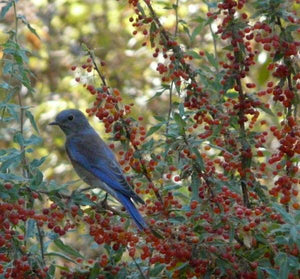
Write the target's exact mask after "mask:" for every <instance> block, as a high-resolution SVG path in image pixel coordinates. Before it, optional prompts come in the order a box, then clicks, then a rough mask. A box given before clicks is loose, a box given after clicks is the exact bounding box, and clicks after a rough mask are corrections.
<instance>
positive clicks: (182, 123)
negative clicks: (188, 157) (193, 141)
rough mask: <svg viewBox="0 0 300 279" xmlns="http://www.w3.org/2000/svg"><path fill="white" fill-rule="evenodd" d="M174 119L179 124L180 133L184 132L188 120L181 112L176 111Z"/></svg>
mask: <svg viewBox="0 0 300 279" xmlns="http://www.w3.org/2000/svg"><path fill="white" fill-rule="evenodd" d="M174 120H175V122H176V123H177V125H178V128H179V130H180V134H183V133H184V128H185V126H186V122H185V121H184V120H183V119H182V118H181V116H180V114H179V113H177V112H175V113H174Z"/></svg>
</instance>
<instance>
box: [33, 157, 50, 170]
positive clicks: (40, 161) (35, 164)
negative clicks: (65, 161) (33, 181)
mask: <svg viewBox="0 0 300 279" xmlns="http://www.w3.org/2000/svg"><path fill="white" fill-rule="evenodd" d="M47 157H48V156H44V157H42V158H41V159H33V160H32V161H31V162H30V167H31V168H37V167H39V166H41V165H42V164H43V163H44V162H45V160H46V158H47Z"/></svg>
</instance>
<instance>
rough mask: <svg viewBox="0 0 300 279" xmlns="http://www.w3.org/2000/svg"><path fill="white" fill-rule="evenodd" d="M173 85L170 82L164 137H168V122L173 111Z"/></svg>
mask: <svg viewBox="0 0 300 279" xmlns="http://www.w3.org/2000/svg"><path fill="white" fill-rule="evenodd" d="M173 85H174V81H173V80H172V82H171V85H170V93H169V111H168V119H167V124H166V136H168V132H169V125H170V120H171V113H172V109H173Z"/></svg>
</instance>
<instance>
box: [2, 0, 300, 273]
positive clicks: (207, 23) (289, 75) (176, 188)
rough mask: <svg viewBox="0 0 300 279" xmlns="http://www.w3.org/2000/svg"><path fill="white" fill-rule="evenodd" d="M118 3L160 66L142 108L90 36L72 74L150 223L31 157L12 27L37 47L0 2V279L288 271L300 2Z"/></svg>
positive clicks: (295, 234) (294, 212)
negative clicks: (139, 223) (0, 25)
mask: <svg viewBox="0 0 300 279" xmlns="http://www.w3.org/2000/svg"><path fill="white" fill-rule="evenodd" d="M82 2H83V3H84V1H82ZM92 2H93V1H92ZM120 2H121V1H120ZM122 2H124V3H120V5H121V9H123V10H124V11H126V13H127V15H128V14H129V16H128V22H129V23H130V26H131V28H132V34H131V35H130V36H132V38H134V40H135V41H136V42H137V43H138V44H140V46H139V48H140V49H144V50H145V51H146V52H147V53H150V54H151V55H149V56H148V59H147V60H146V63H148V66H147V67H148V68H150V67H152V66H153V65H155V67H154V68H155V70H156V72H157V75H156V80H158V82H157V84H156V88H154V89H153V90H155V93H154V94H152V97H151V98H149V100H148V103H147V104H148V105H147V106H146V108H147V107H148V108H149V113H150V112H151V117H149V115H147V114H145V113H144V111H142V110H143V109H144V108H143V109H139V105H138V102H137V101H136V100H135V99H134V98H133V99H132V100H130V97H129V96H130V95H129V93H130V89H129V88H130V86H131V83H130V81H127V82H126V85H122V86H121V85H120V86H119V87H117V86H112V85H110V84H111V83H113V82H111V77H110V75H109V74H107V73H108V72H109V70H108V69H107V68H109V67H110V65H109V64H108V63H106V62H105V61H104V59H103V57H101V56H100V57H98V56H97V55H96V54H97V51H96V49H97V45H96V42H95V41H93V40H92V38H90V40H89V41H88V42H85V43H83V44H81V50H82V51H81V55H80V56H79V58H78V57H77V60H75V61H76V62H75V63H74V65H72V66H70V67H69V68H70V72H69V74H70V75H73V77H74V79H75V81H76V82H77V83H78V84H79V85H80V86H81V87H82V88H83V90H84V91H86V92H87V93H88V95H89V96H88V95H87V94H83V96H84V97H85V98H87V99H88V100H89V101H90V100H91V103H90V105H89V106H88V107H86V113H87V115H88V116H90V117H91V118H92V116H94V118H96V119H97V120H99V122H101V123H103V124H104V131H103V135H104V136H105V135H107V136H108V138H109V146H110V148H111V149H112V150H114V152H115V154H116V155H117V157H118V160H119V162H120V165H121V166H122V168H123V171H124V173H125V175H126V177H127V180H128V182H129V183H130V184H131V185H132V186H133V188H134V190H135V191H136V193H138V194H139V195H140V196H141V197H142V198H143V199H144V200H145V202H146V203H145V205H143V206H141V207H140V208H139V210H140V211H141V213H142V214H143V216H144V217H145V220H146V221H147V223H148V224H149V229H148V230H146V231H144V232H141V231H138V230H137V228H136V227H135V226H134V224H132V222H131V221H130V219H129V217H128V216H127V215H126V213H125V212H124V211H123V210H122V208H120V206H119V205H118V204H117V203H116V202H115V201H113V200H109V201H108V204H107V203H104V202H103V198H104V196H105V193H103V192H102V191H99V190H95V189H94V190H89V191H87V190H86V189H85V187H84V186H83V185H82V187H79V188H78V186H79V185H81V182H74V181H67V182H66V183H62V181H63V179H61V178H59V177H58V176H59V175H54V176H53V175H52V176H50V177H49V175H46V173H49V172H50V173H51V172H52V173H53V171H52V170H49V168H50V167H48V166H47V164H48V163H49V166H50V165H51V162H49V161H47V154H49V153H53V152H54V151H52V150H50V149H48V150H47V153H46V154H43V153H45V152H39V148H40V146H41V144H42V141H43V139H44V140H45V142H47V140H46V139H45V137H46V135H45V133H43V132H42V131H40V130H39V128H38V127H39V126H40V125H39V124H38V121H36V118H35V117H34V114H33V113H32V109H33V108H32V104H36V103H37V102H38V101H40V98H41V97H40V96H39V91H38V90H35V84H37V82H36V80H37V79H38V78H39V77H38V76H36V73H34V71H33V70H32V69H31V65H30V63H29V61H30V59H32V58H34V56H35V54H34V53H30V51H29V49H26V48H25V47H24V46H23V45H24V37H23V34H24V32H27V33H25V34H27V35H26V38H27V40H29V39H28V38H30V40H29V41H30V43H31V46H34V47H35V49H39V48H40V47H41V46H40V44H42V43H43V41H45V40H42V41H40V38H39V34H38V33H39V32H37V31H36V30H35V29H34V28H33V27H32V25H31V24H30V22H29V21H28V20H27V19H26V17H25V16H24V15H22V14H21V13H19V12H18V8H19V6H18V1H17V0H7V1H3V4H2V9H1V13H0V19H1V20H5V19H6V18H7V17H9V18H10V19H13V20H11V21H10V22H11V26H9V25H5V26H6V27H7V30H6V31H7V33H6V37H5V39H4V42H3V43H2V45H1V51H2V58H1V66H2V67H1V74H2V80H1V84H0V90H1V102H0V109H1V115H0V117H1V128H0V129H1V141H2V142H3V144H2V143H1V148H2V149H1V150H0V162H1V167H0V210H1V211H0V212H1V215H0V278H82V279H84V278H89V279H93V278H224V279H225V278H245V279H250V278H274V279H277V278H280V279H285V278H289V279H293V278H299V276H300V273H299V266H300V261H299V250H300V224H299V221H300V211H299V209H300V203H299V196H298V191H299V190H298V186H299V170H298V165H299V154H300V129H299V123H298V120H299V118H298V117H299V116H298V114H299V111H298V109H299V89H300V82H299V80H300V72H299V64H298V62H299V61H297V59H298V58H299V57H298V55H299V45H300V42H299V33H300V20H299V18H298V17H297V11H299V8H300V3H299V1H292V0H257V1H247V0H224V1H219V2H217V1H204V2H203V3H201V4H199V3H196V2H195V3H193V4H191V6H189V8H191V7H192V9H195V11H196V12H191V15H192V16H191V17H187V18H185V17H181V13H180V11H181V10H184V9H186V7H187V4H186V3H185V2H184V3H181V2H183V1H178V0H177V1H166V2H163V1H155V0H152V1H150V0H143V1H142V0H129V1H128V2H126V1H122ZM162 7H163V8H164V9H162ZM166 18H172V22H173V23H172V24H168V25H167V26H165V24H164V21H166ZM79 20H80V18H79ZM89 20H92V18H91V19H89ZM78 28H79V27H78ZM99 32H100V33H101V30H99ZM28 34H30V35H28ZM127 39H128V38H127ZM45 44H46V43H45ZM151 65H152V66H151ZM126 66H127V67H128V69H130V68H133V67H134V65H126ZM257 73H259V74H257ZM39 74H40V75H41V73H40V72H39ZM46 74H47V77H49V79H53V76H49V75H48V74H49V72H47V71H46ZM122 74H124V75H130V74H129V73H128V72H127V73H125V72H124V73H121V74H120V76H121V77H122ZM51 75H52V73H51ZM158 77H159V79H158ZM128 84H129V85H128ZM132 84H136V83H135V82H134V81H132ZM50 87H51V86H50ZM70 94H72V93H70ZM82 98H83V97H82ZM74 102H75V101H74ZM153 103H156V107H157V108H158V109H157V111H155V110H154V111H153V110H152V109H151V105H152V104H153ZM157 104H158V105H157ZM49 121H50V119H49ZM45 129H46V128H45ZM47 131H48V134H47V136H48V137H52V136H53V137H55V136H54V133H55V132H54V131H51V130H50V129H49V130H47ZM43 135H45V136H43ZM64 156H65V155H64ZM63 175H64V174H63V173H61V174H60V176H63ZM74 184H75V185H74Z"/></svg>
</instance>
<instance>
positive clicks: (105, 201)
mask: <svg viewBox="0 0 300 279" xmlns="http://www.w3.org/2000/svg"><path fill="white" fill-rule="evenodd" d="M107 197H108V194H107V193H106V194H105V197H104V199H103V201H101V206H102V207H103V208H105V209H109V208H110V207H109V205H108V203H107Z"/></svg>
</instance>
